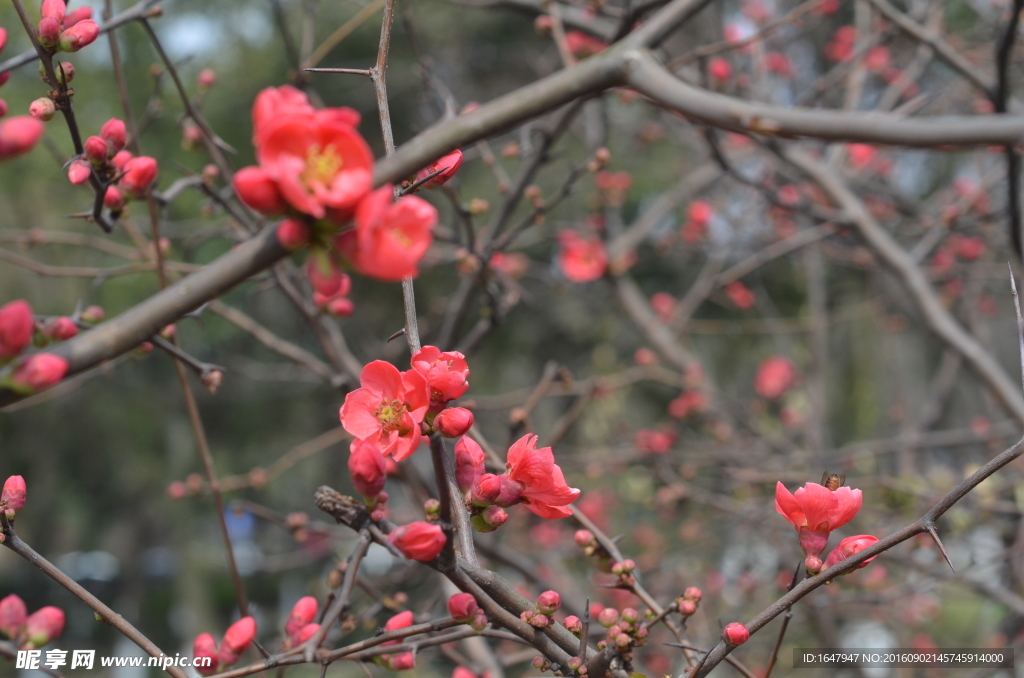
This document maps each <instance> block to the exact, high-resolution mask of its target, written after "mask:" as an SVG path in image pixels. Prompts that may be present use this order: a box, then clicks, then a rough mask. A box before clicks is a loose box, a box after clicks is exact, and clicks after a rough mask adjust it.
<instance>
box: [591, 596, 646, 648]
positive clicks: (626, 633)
mask: <svg viewBox="0 0 1024 678" xmlns="http://www.w3.org/2000/svg"><path fill="white" fill-rule="evenodd" d="M597 623H598V624H600V625H601V626H603V627H604V628H606V629H608V632H607V633H606V634H605V639H604V640H599V641H597V647H598V649H600V650H603V649H605V648H606V647H614V648H615V649H616V651H618V652H620V653H622V652H627V651H629V650H630V649H631V648H633V647H642V646H644V645H646V644H647V626H646V625H644V624H641V623H640V613H639V612H637V611H636V610H634V609H633V608H631V607H627V608H625V609H624V610H622V612H619V611H618V610H617V609H615V608H614V607H606V608H604V609H603V610H601V611H600V612H599V613H598V615H597Z"/></svg>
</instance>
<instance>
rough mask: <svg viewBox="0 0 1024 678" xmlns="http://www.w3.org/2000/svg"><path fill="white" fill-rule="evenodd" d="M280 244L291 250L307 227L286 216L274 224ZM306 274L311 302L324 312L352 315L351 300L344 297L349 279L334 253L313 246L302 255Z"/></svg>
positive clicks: (298, 244)
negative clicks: (311, 295) (310, 290)
mask: <svg viewBox="0 0 1024 678" xmlns="http://www.w3.org/2000/svg"><path fill="white" fill-rule="evenodd" d="M277 239H278V242H280V243H281V244H282V246H283V247H284V248H285V249H287V250H291V251H294V250H296V249H299V248H301V247H304V246H305V243H307V242H308V240H309V228H308V227H307V226H306V225H305V224H304V223H303V222H302V221H299V220H298V219H286V220H285V221H284V222H282V223H281V225H280V226H278V228H277ZM306 277H308V278H309V284H310V285H312V286H313V304H314V305H315V306H316V307H317V308H319V309H320V310H321V311H323V312H324V313H328V314H330V315H333V316H336V317H339V318H342V317H345V316H349V315H352V312H353V311H355V309H356V307H355V304H353V303H352V300H351V299H349V298H348V295H349V292H351V291H352V279H351V278H350V277H349V276H348V274H347V273H344V272H343V271H342V270H341V263H340V262H339V261H338V257H337V255H336V254H335V253H334V252H332V251H330V250H326V249H323V248H319V247H317V248H314V249H313V251H312V252H310V253H309V258H308V259H306Z"/></svg>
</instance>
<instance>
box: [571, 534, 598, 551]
mask: <svg viewBox="0 0 1024 678" xmlns="http://www.w3.org/2000/svg"><path fill="white" fill-rule="evenodd" d="M572 540H573V541H574V542H576V545H577V546H580V547H583V546H590V545H591V544H593V543H594V533H593V532H591V531H590V530H576V533H575V534H573V535H572Z"/></svg>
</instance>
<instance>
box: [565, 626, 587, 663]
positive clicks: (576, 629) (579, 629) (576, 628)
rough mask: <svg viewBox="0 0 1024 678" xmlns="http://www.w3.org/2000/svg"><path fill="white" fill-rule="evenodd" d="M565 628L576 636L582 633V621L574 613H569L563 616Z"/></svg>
mask: <svg viewBox="0 0 1024 678" xmlns="http://www.w3.org/2000/svg"><path fill="white" fill-rule="evenodd" d="M565 628H566V630H568V631H569V633H571V634H572V635H574V636H576V637H577V638H578V637H579V635H580V634H581V633H583V622H582V621H580V618H579V617H577V616H576V615H574V614H571V615H569V616H568V617H566V618H565ZM574 670H575V669H574Z"/></svg>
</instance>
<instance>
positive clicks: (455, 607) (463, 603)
mask: <svg viewBox="0 0 1024 678" xmlns="http://www.w3.org/2000/svg"><path fill="white" fill-rule="evenodd" d="M479 609H480V606H479V605H477V602H476V598H474V597H473V594H471V593H456V594H455V595H453V596H452V597H451V598H449V599H448V614H450V615H451V616H452V618H453V619H456V620H458V621H461V622H468V621H471V620H472V619H473V617H475V616H476V613H477V610H479Z"/></svg>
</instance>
